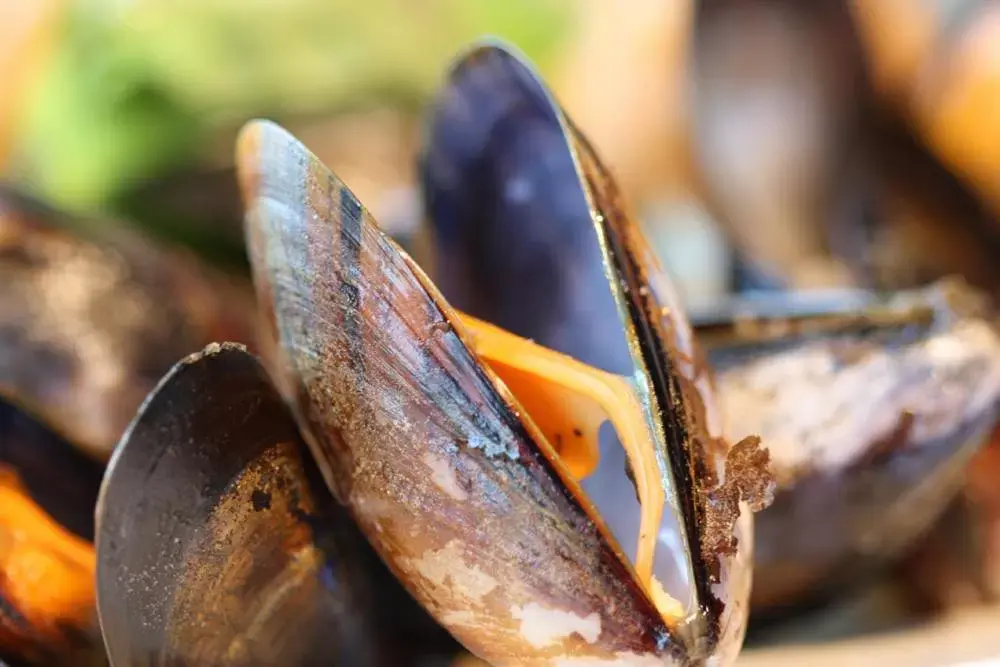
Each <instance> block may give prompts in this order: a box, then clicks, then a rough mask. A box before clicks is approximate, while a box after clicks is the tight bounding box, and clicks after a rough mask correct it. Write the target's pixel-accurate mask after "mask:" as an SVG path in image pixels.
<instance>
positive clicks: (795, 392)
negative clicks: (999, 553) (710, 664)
mask: <svg viewBox="0 0 1000 667" xmlns="http://www.w3.org/2000/svg"><path fill="white" fill-rule="evenodd" d="M845 297H850V298H844V299H842V300H841V304H840V305H839V306H837V305H836V304H835V303H833V302H831V301H830V299H829V298H828V299H827V301H826V303H823V299H822V298H820V299H817V303H814V304H813V307H812V308H810V306H809V303H808V301H809V299H808V298H805V297H804V296H803V295H797V296H796V295H792V296H788V295H776V296H774V297H770V299H771V303H770V304H768V303H767V301H766V300H765V301H764V302H757V303H754V302H753V301H752V300H750V299H743V300H742V301H740V300H737V301H736V302H734V303H732V304H729V305H728V307H720V308H719V309H718V310H717V311H716V312H715V313H713V314H710V315H706V316H704V317H700V318H698V319H696V322H697V323H698V324H699V325H700V326H698V327H697V330H698V331H700V332H702V333H703V334H704V335H703V336H702V338H703V340H704V341H705V343H706V344H707V347H708V353H709V359H710V360H711V362H712V364H713V366H714V367H715V368H716V370H717V388H718V396H719V403H720V405H721V406H722V409H723V412H724V414H725V416H726V420H727V425H728V428H729V429H731V430H732V431H733V432H745V431H751V432H755V433H760V434H761V436H762V437H763V438H766V441H767V442H768V445H769V448H770V451H771V454H772V467H773V470H774V473H775V477H776V479H777V483H778V493H777V495H776V498H775V502H774V504H773V505H772V506H771V507H770V508H768V509H767V510H765V511H764V512H762V513H761V514H759V515H758V517H757V521H756V523H755V530H756V536H757V539H756V545H757V549H756V553H755V577H754V591H753V598H752V600H753V606H754V609H755V613H757V614H758V617H760V618H763V617H765V616H766V615H767V614H768V613H773V614H780V613H781V612H782V610H785V609H788V608H789V606H790V605H794V604H799V603H804V602H807V601H811V600H817V599H820V598H821V597H823V596H828V595H829V594H830V593H831V592H832V591H833V590H835V588H839V587H840V586H841V585H842V584H843V583H844V582H847V581H851V580H854V579H856V578H858V577H860V576H861V575H862V573H864V572H870V571H872V570H874V569H875V568H877V566H879V565H884V564H885V563H886V562H888V561H891V560H893V559H896V558H898V557H900V556H901V555H902V554H903V553H904V552H905V551H906V550H907V549H908V548H910V547H911V546H912V545H913V543H914V541H915V540H916V539H917V538H919V537H921V536H922V535H923V534H924V533H925V532H926V531H927V530H928V528H929V527H930V526H931V525H932V524H933V522H934V521H935V520H936V519H937V518H938V517H939V516H941V514H942V513H943V512H944V511H945V509H946V508H947V507H948V504H949V502H951V500H952V499H953V498H954V497H955V496H956V494H957V493H958V492H959V490H960V487H961V484H962V482H963V480H964V479H965V472H966V468H967V464H968V462H969V460H970V459H971V458H972V457H973V455H975V453H976V452H977V451H979V450H980V448H981V447H983V446H984V444H985V443H986V442H987V440H988V438H989V435H990V433H991V431H992V429H993V427H994V425H995V423H996V421H997V418H998V414H1000V413H998V408H1000V332H998V330H997V328H996V327H995V325H994V322H993V316H992V313H991V312H990V310H989V308H988V305H987V304H988V301H987V300H986V298H985V296H984V295H982V294H981V293H979V292H978V291H976V290H974V289H972V288H970V287H968V286H967V285H966V284H965V283H963V282H962V281H959V280H952V281H942V282H940V283H937V284H935V285H933V286H931V287H929V288H926V289H925V290H919V291H914V292H903V293H898V294H896V295H894V296H892V297H891V298H884V297H877V296H875V295H871V294H869V295H865V294H864V293H861V292H854V293H853V294H852V293H847V294H846V295H845ZM796 301H797V303H794V302H796ZM834 301H835V300H834ZM783 302H784V305H785V306H786V313H787V315H788V316H786V317H785V318H781V317H779V316H778V312H777V311H778V309H779V308H780V306H781V304H782V303H783ZM788 306H791V307H788ZM725 311H728V315H727V316H725V317H723V315H722V313H723V312H725ZM727 334H728V335H727ZM817 526H822V529H821V530H818V529H817Z"/></svg>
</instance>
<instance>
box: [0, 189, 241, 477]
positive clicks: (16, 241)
mask: <svg viewBox="0 0 1000 667" xmlns="http://www.w3.org/2000/svg"><path fill="white" fill-rule="evenodd" d="M0 284H2V285H3V289H2V290H0V394H2V395H6V396H9V397H11V398H12V399H13V400H14V401H15V402H17V403H18V404H20V405H24V406H27V407H28V408H29V409H31V410H32V411H33V412H35V413H37V414H38V415H40V416H41V417H42V418H43V419H44V421H45V422H46V423H47V424H49V425H50V426H51V427H52V428H54V429H56V430H57V431H59V432H60V433H62V434H64V435H65V436H66V437H68V438H69V439H70V440H72V441H73V442H76V443H79V444H80V445H81V446H82V447H83V448H84V449H85V450H86V451H87V452H88V453H90V454H92V455H94V456H96V457H98V458H106V457H107V456H108V455H109V454H110V452H111V448H112V447H113V446H114V443H115V442H116V441H117V439H118V437H119V436H120V435H121V433H122V430H123V429H124V428H125V426H126V425H127V424H128V423H129V420H130V419H131V418H132V416H133V415H134V414H135V410H136V408H138V406H139V404H140V403H141V402H142V399H143V397H145V395H146V394H147V393H148V392H149V390H150V389H151V388H152V387H153V386H154V385H155V384H156V381H157V380H158V379H159V377H160V376H161V375H162V374H163V373H164V372H166V371H167V369H169V368H170V367H171V365H172V364H173V363H174V362H175V361H176V360H177V359H179V358H180V357H182V356H184V355H186V354H190V353H192V352H195V351H197V350H199V349H201V348H202V347H204V346H205V345H206V344H208V343H209V342H211V341H213V340H219V339H222V340H226V339H235V340H240V341H243V342H251V337H252V333H253V320H252V317H253V312H254V311H253V301H252V298H251V297H252V295H251V293H250V292H249V290H247V289H244V288H243V287H241V286H239V285H238V284H237V283H233V282H232V281H230V280H229V279H228V278H227V277H224V276H222V275H219V274H216V273H214V272H212V271H210V270H209V269H207V268H206V267H203V266H201V265H200V264H198V263H196V262H195V261H194V260H193V258H191V257H189V256H187V255H185V254H182V253H179V252H175V251H172V250H168V249H166V248H159V247H155V246H153V245H152V244H150V243H149V242H148V241H147V240H146V239H144V238H140V237H138V236H137V235H136V234H134V233H131V232H129V231H128V230H126V229H123V228H121V227H117V226H116V227H111V226H108V225H104V224H102V223H96V222H93V221H84V220H74V219H70V218H69V217H67V216H65V215H62V214H60V213H58V212H57V211H53V210H51V209H49V208H48V207H46V206H45V205H43V204H41V203H40V202H38V201H35V200H33V199H30V198H28V197H26V196H24V195H22V194H19V193H17V192H16V191H14V190H12V189H10V188H9V187H2V188H0Z"/></svg>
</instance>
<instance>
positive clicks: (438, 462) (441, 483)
mask: <svg viewBox="0 0 1000 667" xmlns="http://www.w3.org/2000/svg"><path fill="white" fill-rule="evenodd" d="M424 463H426V464H427V467H428V468H430V469H431V480H432V481H433V482H434V484H435V485H437V487H438V488H439V489H441V490H442V491H444V492H445V493H447V494H448V495H449V496H451V497H452V498H454V499H455V500H458V501H464V500H466V499H467V498H468V497H469V494H468V493H466V491H465V489H463V488H462V487H461V485H460V484H459V483H458V476H457V475H456V474H455V469H454V468H452V467H451V464H450V463H449V462H448V459H446V458H445V457H443V456H438V455H437V454H432V453H431V452H427V453H426V454H424Z"/></svg>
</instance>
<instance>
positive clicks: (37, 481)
mask: <svg viewBox="0 0 1000 667" xmlns="http://www.w3.org/2000/svg"><path fill="white" fill-rule="evenodd" d="M101 474H102V466H101V465H100V464H98V463H97V462H95V461H93V460H91V459H90V458H88V457H86V456H85V455H84V454H82V453H81V452H80V451H79V449H78V448H76V447H75V446H74V445H72V444H70V443H68V442H67V441H66V440H64V439H63V438H61V437H60V436H59V435H57V434H56V433H54V432H52V431H51V430H49V429H48V428H47V427H46V426H45V425H44V424H42V423H41V422H40V421H39V420H38V419H36V418H35V417H34V416H33V415H31V414H28V413H27V412H26V411H24V410H23V409H21V408H19V407H18V406H16V405H14V404H13V403H11V402H9V401H5V400H0V662H3V661H4V660H9V661H11V662H12V663H14V662H15V661H29V662H30V663H31V664H36V663H37V664H46V665H91V664H93V665H96V664H99V663H98V661H99V660H100V658H101V657H102V656H103V651H101V650H100V649H99V646H100V637H99V633H98V627H97V618H96V615H95V614H94V568H95V563H94V552H93V548H92V547H91V541H92V540H93V537H94V518H93V517H94V514H93V508H94V505H95V502H96V500H97V491H98V487H99V485H100V481H101ZM15 664H16V663H15Z"/></svg>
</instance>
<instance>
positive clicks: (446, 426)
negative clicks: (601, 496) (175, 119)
mask: <svg viewBox="0 0 1000 667" xmlns="http://www.w3.org/2000/svg"><path fill="white" fill-rule="evenodd" d="M504 83H506V86H504ZM498 84H499V86H498ZM466 85H468V86H471V87H472V88H477V87H478V88H481V90H482V91H483V92H485V91H489V90H494V89H496V91H497V93H496V94H497V95H498V96H500V97H498V99H502V96H503V95H506V94H508V93H510V92H514V93H515V94H516V95H518V96H523V101H525V102H528V103H530V104H533V105H534V109H533V112H534V113H536V114H541V116H542V118H545V119H548V122H550V123H551V122H553V121H554V122H555V124H556V126H557V127H560V128H565V131H566V132H567V134H566V137H567V138H566V139H565V141H567V142H569V143H567V148H568V150H571V151H573V154H574V156H575V159H576V160H577V161H578V164H579V165H580V166H579V170H580V171H579V173H580V179H581V181H582V182H583V183H586V186H585V190H584V191H585V192H586V193H587V196H588V197H590V196H592V197H593V198H594V201H593V202H591V201H590V200H589V199H588V204H589V210H590V212H591V215H592V216H593V217H592V219H593V220H594V222H595V229H596V230H597V233H598V235H599V238H600V241H601V247H602V251H603V253H604V259H605V262H606V264H607V265H608V266H609V267H612V268H610V269H609V272H611V274H612V275H614V276H615V280H614V281H613V283H612V289H613V290H614V294H615V296H616V297H617V299H618V308H619V312H620V313H621V315H620V317H621V319H622V321H623V322H624V323H625V325H626V332H627V334H628V335H629V338H630V341H632V343H633V345H632V346H631V348H630V349H631V353H632V355H633V362H634V363H635V364H636V365H637V366H638V367H639V368H640V369H642V371H641V377H642V378H643V387H642V390H643V391H645V392H648V394H647V395H650V396H655V397H656V399H655V403H651V404H649V405H650V409H651V410H654V411H655V412H654V415H653V419H654V420H655V422H656V424H657V426H656V428H658V429H664V430H665V431H666V432H667V433H666V435H665V436H664V437H663V438H664V441H666V442H668V443H669V446H668V448H667V451H664V452H662V453H661V456H662V457H663V458H662V459H661V460H664V461H669V464H667V469H668V470H671V471H672V472H670V475H671V478H670V479H669V480H665V483H666V484H668V485H669V489H670V492H671V493H672V494H675V496H676V498H677V501H676V502H677V506H678V507H679V508H680V511H681V513H682V514H683V516H684V525H685V528H686V533H685V535H684V536H683V539H686V540H687V542H688V547H689V548H690V550H691V553H692V556H691V563H692V567H693V568H694V571H695V579H696V582H697V583H696V586H697V593H698V596H697V600H698V607H697V609H696V610H695V614H694V615H693V616H692V618H691V619H688V620H687V621H686V622H685V623H683V624H682V625H681V626H679V627H676V628H670V627H667V625H666V624H665V622H664V621H663V619H662V618H661V617H660V614H659V612H658V611H657V610H656V609H655V608H654V606H653V604H652V602H651V601H650V600H649V598H647V596H646V594H645V593H644V592H643V590H642V589H641V587H640V585H639V583H638V581H637V580H636V578H635V575H634V574H633V572H632V570H631V569H630V567H629V566H628V565H627V564H626V563H625V562H624V561H623V558H622V556H621V552H620V549H619V548H618V546H617V544H616V543H615V541H614V540H613V538H611V536H610V534H609V533H608V530H607V527H606V526H605V525H604V524H603V521H602V520H601V519H600V517H599V516H598V515H597V514H596V512H595V510H594V508H593V507H592V506H591V505H590V503H589V502H587V500H586V498H585V497H584V496H583V495H582V494H581V492H580V490H579V487H578V485H577V483H576V482H575V481H573V480H572V479H570V478H569V476H568V473H567V472H566V470H565V469H564V468H563V467H562V464H561V463H560V462H559V461H558V459H557V458H556V457H555V455H554V452H553V451H552V450H551V449H550V447H549V446H548V444H547V443H545V441H544V440H543V439H542V438H541V436H540V434H539V432H538V431H537V429H536V428H535V427H534V424H533V422H532V421H531V420H530V419H529V418H527V415H526V414H525V413H524V412H523V410H522V409H520V408H519V405H518V403H517V401H516V399H515V398H514V397H513V396H512V395H511V394H510V393H509V391H507V390H506V387H505V386H504V385H503V383H502V382H500V381H499V380H498V379H497V378H496V377H495V376H494V375H493V373H492V371H491V370H490V369H489V368H488V367H487V366H485V365H484V364H483V363H482V362H481V361H480V360H479V359H478V358H477V357H476V356H475V355H474V354H473V353H472V352H471V350H470V348H469V347H468V345H467V344H466V342H465V341H464V340H463V338H462V335H461V333H460V331H459V330H458V323H457V322H456V321H455V320H454V317H455V315H454V313H453V311H452V310H451V309H450V308H449V307H448V306H447V304H446V303H445V302H444V300H443V298H442V297H441V295H440V294H439V293H438V292H437V290H436V288H435V287H434V285H433V284H432V283H431V282H430V281H429V280H428V279H427V277H426V276H425V275H424V274H423V272H422V271H421V270H420V269H419V268H418V267H417V266H416V264H415V263H414V262H413V261H412V260H410V258H409V257H408V256H406V255H405V254H403V253H402V252H401V251H400V250H399V248H398V247H397V246H395V244H394V243H392V242H391V241H390V240H389V239H388V238H387V237H386V236H385V235H383V234H382V233H380V232H379V230H378V228H377V225H376V223H375V222H374V220H372V219H371V217H370V216H369V214H368V213H367V212H366V211H365V210H364V208H363V207H362V206H361V204H360V203H359V202H358V201H357V199H356V198H355V197H354V196H353V194H352V193H351V192H350V190H348V188H347V187H346V186H345V185H344V184H343V183H342V182H340V181H339V180H338V179H337V178H336V177H335V176H334V175H333V174H331V173H330V172H329V171H328V170H327V169H326V168H325V167H324V166H323V165H322V164H321V163H320V162H319V161H318V160H317V159H316V158H315V157H314V156H313V155H311V154H310V153H309V152H308V151H307V150H306V149H305V148H304V147H303V146H302V145H301V144H299V143H298V142H297V141H296V140H295V139H294V138H293V137H291V136H290V135H289V134H287V133H286V132H284V131H283V130H281V129H280V128H278V127H276V126H274V125H272V124H269V123H263V122H258V123H255V124H252V125H251V126H250V127H248V128H247V129H246V130H244V133H243V135H242V137H241V140H240V149H239V153H240V156H239V167H240V172H241V181H242V187H243V192H244V197H245V199H246V201H247V208H248V214H247V236H248V243H249V247H250V253H249V254H250V258H251V265H252V267H253V270H254V276H255V283H256V285H257V290H258V297H259V302H260V305H261V307H262V309H263V312H264V313H265V315H266V316H268V317H269V318H270V321H269V324H270V326H271V331H270V332H269V333H270V336H272V337H273V339H274V340H276V341H277V342H278V346H277V354H276V355H275V358H274V359H273V360H272V365H273V366H274V368H273V369H272V374H273V375H274V376H275V377H276V378H277V382H276V383H277V384H278V386H279V387H280V388H281V390H282V392H283V394H284V396H285V398H286V400H287V401H288V402H289V403H290V405H291V406H292V408H293V411H294V412H295V415H296V417H297V419H298V421H299V424H300V426H301V427H302V429H303V432H304V433H305V434H306V441H307V442H308V444H309V446H310V448H311V450H312V451H313V453H314V455H315V456H316V459H317V462H318V464H319V467H320V469H321V470H322V472H323V474H324V477H325V478H326V481H327V483H328V484H329V486H330V488H331V489H333V491H334V493H335V495H336V496H337V497H338V499H340V500H341V501H342V502H344V503H346V504H347V505H348V507H349V508H350V509H351V511H352V514H353V516H354V517H355V519H356V520H357V521H358V523H359V525H360V527H361V529H362V531H363V532H364V533H365V534H366V535H367V536H368V538H369V539H370V540H371V542H372V543H373V545H374V546H375V547H376V549H377V550H378V552H379V554H380V555H381V556H382V558H383V559H384V560H385V561H386V563H387V564H388V565H389V566H390V568H391V569H392V570H393V572H394V573H395V574H396V575H397V577H398V578H399V579H400V581H402V582H403V583H404V584H405V585H406V586H407V588H408V590H410V592H411V593H413V595H414V596H415V597H416V598H417V600H418V601H419V602H420V603H421V604H422V605H423V606H424V607H425V608H427V609H428V610H429V611H430V612H431V613H432V615H434V617H435V618H436V619H437V620H438V621H439V622H441V623H442V625H444V626H445V627H446V628H447V629H448V630H449V631H450V632H452V633H453V634H454V635H455V636H456V637H457V638H458V639H459V640H460V641H461V642H462V643H463V644H465V646H466V647H468V648H469V649H470V650H472V651H473V652H474V653H476V654H477V655H479V656H480V657H482V658H485V659H486V660H488V661H490V662H492V663H493V664H498V665H506V664H519V665H542V664H562V665H569V664H593V661H609V664H613V663H615V661H617V664H630V665H632V664H634V665H644V664H649V665H653V664H663V663H668V664H702V663H703V662H704V661H705V660H708V659H709V658H710V657H711V656H716V659H717V660H718V662H719V663H720V664H726V663H727V662H728V661H730V660H731V659H732V657H733V656H734V654H735V652H736V651H737V650H738V648H739V644H740V641H741V639H742V634H743V630H744V625H745V614H746V604H745V596H746V595H747V592H748V587H749V562H748V559H749V551H750V542H749V540H750V537H751V535H749V531H748V530H747V528H748V527H749V525H750V524H749V514H748V512H746V511H744V512H743V515H742V517H741V519H740V523H739V529H738V534H739V536H740V538H741V539H744V538H745V540H746V541H745V542H743V543H741V547H740V549H739V550H738V551H737V552H736V557H735V558H732V557H730V556H723V555H720V553H717V552H715V551H710V552H706V551H704V550H702V540H703V539H704V535H705V533H706V531H710V530H712V529H715V530H716V531H719V532H722V531H725V532H726V533H727V534H728V535H729V538H728V539H731V533H732V530H733V526H732V520H735V516H736V515H738V514H739V509H738V508H736V507H735V505H736V503H738V502H739V501H740V499H741V498H743V496H741V487H740V486H739V485H738V484H733V485H732V486H727V487H726V488H727V490H728V494H729V495H728V496H727V497H728V498H729V499H730V501H731V502H732V505H727V506H728V507H730V508H731V509H733V510H735V511H734V513H733V516H731V517H729V522H728V523H727V521H726V517H722V521H721V524H720V525H710V521H709V520H708V519H707V517H706V513H707V509H706V504H707V502H708V500H707V493H708V492H709V491H710V490H711V489H709V488H705V487H706V486H707V485H704V477H705V476H706V475H707V474H708V473H707V470H708V468H709V467H714V469H715V470H718V471H721V469H722V465H723V462H724V458H725V453H726V448H725V445H724V443H723V442H722V441H721V440H717V439H715V438H712V437H710V436H708V435H707V433H706V428H707V427H708V423H707V418H706V416H705V412H704V410H705V401H706V400H707V398H706V397H705V396H702V394H701V393H700V392H699V391H698V390H697V389H696V388H695V387H696V386H697V387H698V388H701V389H706V388H707V386H708V378H707V376H703V375H700V374H699V370H698V369H700V367H698V366H696V364H694V363H693V361H691V360H694V359H695V358H696V357H697V353H696V351H695V350H694V349H693V340H692V338H691V336H690V331H689V329H688V327H687V325H686V321H685V320H684V317H683V312H682V311H680V310H679V309H677V308H675V307H674V306H675V303H676V301H675V300H674V298H673V295H672V292H671V291H670V285H669V283H668V282H667V281H666V280H665V277H663V276H662V274H660V273H659V272H657V273H655V274H653V273H652V271H653V269H658V265H657V264H656V262H655V260H654V259H653V257H652V253H651V252H650V251H649V250H648V248H647V247H646V246H645V245H644V243H643V240H642V238H641V237H640V236H639V234H638V232H637V231H636V230H635V229H634V228H633V226H632V225H631V224H630V223H629V221H628V220H627V218H625V217H624V214H623V213H621V212H620V202H619V201H618V197H617V193H616V191H615V190H614V186H613V185H612V184H611V181H610V177H609V176H608V175H607V173H606V172H604V170H603V168H602V167H601V166H600V163H599V162H598V161H597V158H596V157H595V156H594V154H593V152H592V151H591V149H590V147H589V146H588V145H587V144H586V143H585V142H584V141H583V139H582V137H580V136H579V135H578V134H577V133H575V132H574V131H572V130H571V129H570V127H571V126H570V125H569V124H568V121H566V120H565V119H564V117H563V116H562V115H561V113H560V112H559V111H558V107H556V106H555V105H554V104H553V103H552V102H551V100H550V99H549V97H548V96H547V94H545V92H544V88H542V86H541V85H540V84H539V83H538V81H537V79H536V78H535V76H534V74H533V73H532V72H531V71H530V69H529V68H528V67H526V66H525V65H524V64H523V63H522V62H521V61H520V60H518V58H517V57H516V56H513V55H512V54H511V53H509V52H508V51H506V50H504V49H503V48H500V47H497V46H493V45H487V46H481V47H477V48H474V49H472V50H471V51H470V52H469V54H468V55H466V56H465V57H464V58H462V59H461V60H460V61H459V63H458V65H457V66H456V67H455V69H454V70H453V72H452V75H451V78H450V80H449V83H448V86H447V87H446V89H445V93H444V94H445V95H446V96H448V95H458V96H461V95H463V94H467V92H468V91H465V90H463V87H464V86H466ZM526 90H530V91H533V92H530V93H527V94H526V92H525V91H526ZM530 111H531V109H529V112H530ZM678 348H680V350H679V351H678ZM682 359H683V360H688V361H682ZM708 398H710V397H708ZM727 471H728V469H727ZM734 494H735V495H734ZM744 499H745V498H744ZM720 561H721V562H720ZM720 579H721V583H717V586H716V588H714V589H713V582H719V581H720ZM720 591H721V592H720ZM588 661H589V662H588Z"/></svg>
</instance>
